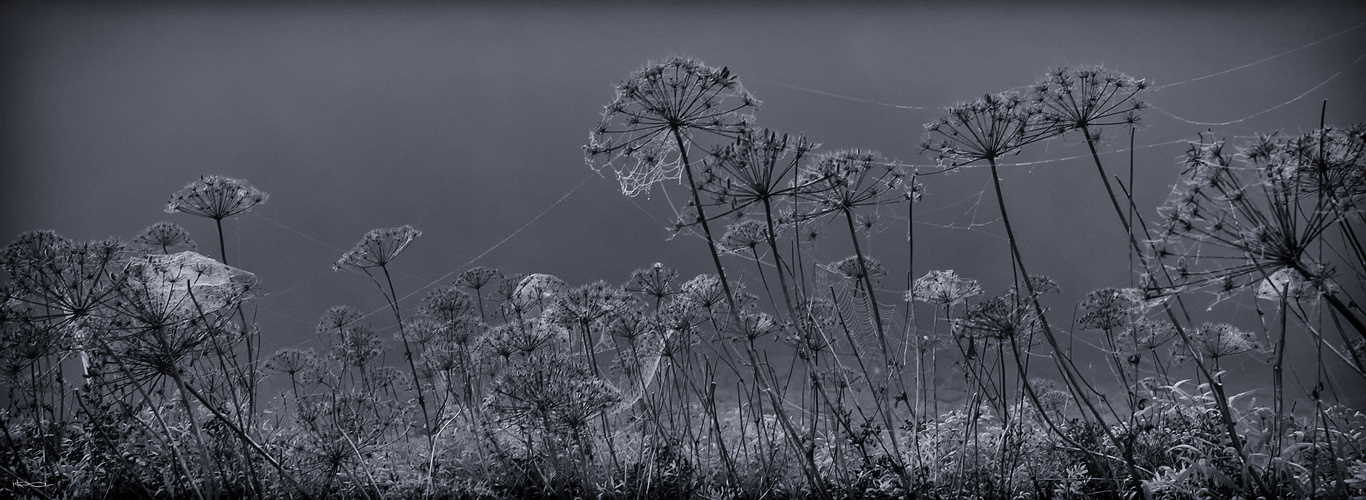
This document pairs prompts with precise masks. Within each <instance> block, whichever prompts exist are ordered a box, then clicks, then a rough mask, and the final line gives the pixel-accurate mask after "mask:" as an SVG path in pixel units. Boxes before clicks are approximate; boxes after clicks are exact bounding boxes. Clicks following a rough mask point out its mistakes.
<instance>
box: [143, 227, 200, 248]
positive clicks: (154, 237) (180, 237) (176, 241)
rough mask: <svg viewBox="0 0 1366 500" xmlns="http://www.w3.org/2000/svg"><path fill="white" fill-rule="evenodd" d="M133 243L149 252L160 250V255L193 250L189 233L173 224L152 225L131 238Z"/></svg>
mask: <svg viewBox="0 0 1366 500" xmlns="http://www.w3.org/2000/svg"><path fill="white" fill-rule="evenodd" d="M133 243H136V244H138V245H141V246H143V247H144V248H147V249H149V250H155V249H157V248H160V249H161V253H167V254H169V253H174V252H172V251H171V249H175V251H176V252H180V251H184V250H194V249H195V248H196V247H195V244H194V240H193V239H191V238H190V233H189V232H188V231H186V230H185V228H183V227H180V225H179V224H176V223H174V222H158V223H156V224H152V225H151V226H149V227H148V228H147V229H143V230H142V232H141V233H138V235H137V236H134V237H133Z"/></svg>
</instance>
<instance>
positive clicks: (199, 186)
mask: <svg viewBox="0 0 1366 500" xmlns="http://www.w3.org/2000/svg"><path fill="white" fill-rule="evenodd" d="M269 197H270V195H268V194H266V193H265V192H264V191H261V190H259V189H256V188H254V187H252V186H251V184H247V181H246V180H243V179H234V178H232V177H219V176H217V175H209V176H200V177H199V180H197V181H194V182H191V183H189V184H187V185H185V187H184V188H182V189H181V190H180V191H176V193H175V194H173V195H171V201H169V202H167V203H166V213H168V214H173V213H176V212H182V213H187V214H190V215H198V216H200V217H207V218H210V219H213V220H216V221H221V220H223V219H225V218H228V217H232V216H234V215H237V214H240V213H243V212H246V211H248V210H251V208H252V207H254V206H256V205H258V204H261V203H265V201H266V199H267V198H269Z"/></svg>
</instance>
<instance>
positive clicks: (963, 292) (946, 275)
mask: <svg viewBox="0 0 1366 500" xmlns="http://www.w3.org/2000/svg"><path fill="white" fill-rule="evenodd" d="M981 293H982V287H981V286H978V285H977V280H972V279H968V280H965V279H963V278H959V277H958V273H955V272H953V270H952V269H949V270H945V271H930V272H928V273H925V275H924V276H922V277H920V279H917V280H915V284H914V286H913V287H912V288H911V290H910V291H908V292H906V296H905V298H906V301H907V302H910V301H912V300H918V301H921V302H926V303H930V304H935V305H941V306H947V305H953V304H957V303H959V302H963V301H965V300H967V299H968V297H972V296H975V295H980V294H981Z"/></svg>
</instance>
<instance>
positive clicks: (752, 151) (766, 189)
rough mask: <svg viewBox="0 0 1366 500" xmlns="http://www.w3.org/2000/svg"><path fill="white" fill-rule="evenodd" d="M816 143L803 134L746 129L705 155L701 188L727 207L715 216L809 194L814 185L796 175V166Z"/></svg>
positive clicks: (739, 211) (740, 211)
mask: <svg viewBox="0 0 1366 500" xmlns="http://www.w3.org/2000/svg"><path fill="white" fill-rule="evenodd" d="M817 147H819V145H817V144H815V143H812V142H810V141H808V140H806V138H805V137H803V136H797V137H795V138H789V137H788V135H787V134H782V135H778V133H777V132H773V131H770V130H768V129H764V130H762V131H759V130H754V129H745V130H744V131H742V132H741V134H740V136H739V138H738V139H736V141H735V143H734V144H731V145H729V146H726V147H725V148H721V149H719V150H717V151H715V152H714V153H712V154H711V156H709V157H708V158H707V159H706V168H705V174H706V179H705V181H706V182H704V183H702V185H701V186H699V188H698V189H699V190H701V191H703V192H706V193H708V194H710V195H711V197H712V198H713V199H714V200H715V201H716V204H718V205H721V206H723V207H724V209H723V210H721V211H720V212H719V213H718V214H717V215H716V216H715V217H722V216H725V215H729V214H733V213H742V212H744V211H745V210H747V209H748V208H750V207H752V206H754V205H764V204H766V203H767V204H769V205H771V204H772V203H773V202H774V201H776V200H780V199H782V197H787V196H793V195H804V194H808V192H809V191H810V190H811V189H812V186H811V185H810V184H807V183H805V182H803V179H802V178H799V177H798V176H797V172H798V170H797V167H798V165H799V164H800V163H801V161H802V159H803V158H805V157H806V155H807V154H809V153H810V152H811V151H812V150H813V149H815V148H817ZM807 180H809V179H807Z"/></svg>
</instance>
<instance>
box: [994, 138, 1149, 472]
mask: <svg viewBox="0 0 1366 500" xmlns="http://www.w3.org/2000/svg"><path fill="white" fill-rule="evenodd" d="M1087 144H1090V142H1089V141H1088V142H1087ZM1092 148H1093V149H1092V150H1093V151H1094V146H1092ZM987 163H988V164H989V165H990V166H991V183H992V186H993V187H995V189H996V204H997V206H998V207H999V208H1000V209H1001V223H1002V225H1004V226H1005V228H1006V239H1007V240H1009V242H1010V253H1011V255H1012V256H1013V257H1014V258H1015V264H1016V265H1017V266H1018V267H1019V269H1020V275H1021V276H1022V277H1023V278H1024V280H1023V281H1024V285H1025V289H1026V291H1028V292H1029V302H1030V304H1031V305H1033V307H1034V312H1035V313H1036V314H1038V316H1039V322H1040V325H1041V326H1042V328H1043V333H1044V339H1046V340H1047V341H1048V344H1049V346H1050V347H1052V348H1053V353H1054V360H1055V362H1056V363H1057V365H1058V369H1059V371H1061V372H1062V375H1063V380H1064V381H1065V382H1066V383H1067V385H1068V386H1070V387H1072V388H1073V389H1074V390H1076V391H1077V392H1078V394H1082V393H1081V388H1082V387H1083V386H1089V384H1085V383H1084V382H1082V381H1081V380H1079V378H1080V375H1079V374H1078V373H1076V372H1075V367H1072V366H1070V364H1071V359H1070V358H1068V357H1067V356H1066V355H1064V354H1063V350H1062V346H1060V345H1059V344H1058V341H1057V338H1056V337H1055V336H1054V335H1053V330H1052V327H1050V326H1049V324H1048V317H1047V316H1045V315H1044V310H1043V306H1042V305H1041V304H1039V298H1038V294H1036V293H1034V283H1033V282H1031V281H1030V279H1029V271H1027V270H1026V269H1025V265H1024V259H1023V258H1022V257H1021V256H1020V247H1019V244H1018V243H1017V241H1016V239H1015V230H1014V229H1013V228H1012V227H1011V225H1010V215H1009V214H1008V213H1007V211H1006V202H1005V195H1003V194H1002V192H1001V177H1000V173H999V172H998V170H997V168H996V159H995V158H987ZM1102 172H1103V171H1102ZM1106 186H1107V188H1108V186H1109V181H1108V180H1107V181H1106ZM1112 199H1113V198H1112ZM1116 207H1118V205H1116ZM1122 214H1123V213H1122V212H1121V217H1120V218H1121V219H1123V215H1122ZM1126 226H1127V224H1126ZM1126 229H1127V227H1126ZM1131 239H1132V238H1131ZM1093 392H1094V391H1093ZM1031 395H1032V394H1031ZM1031 399H1033V398H1031ZM1077 399H1079V400H1080V401H1081V402H1082V403H1084V406H1085V407H1086V408H1087V410H1088V411H1089V413H1090V414H1091V415H1092V417H1093V418H1095V419H1096V422H1097V423H1098V424H1101V427H1102V429H1103V430H1104V431H1105V434H1106V435H1107V437H1109V438H1110V440H1111V442H1115V443H1118V442H1120V441H1119V439H1118V437H1117V436H1115V435H1114V433H1113V431H1111V430H1110V428H1109V427H1108V426H1105V425H1104V424H1105V420H1104V418H1102V417H1101V415H1100V410H1098V409H1096V407H1095V405H1093V404H1092V403H1091V400H1090V398H1088V397H1085V396H1084V395H1083V396H1082V397H1079V398H1077ZM1033 400H1034V401H1035V404H1038V401H1037V399H1033ZM1038 409H1039V411H1040V412H1041V413H1042V412H1043V408H1042V407H1039V408H1038ZM1125 462H1126V463H1125V465H1127V466H1128V468H1129V475H1130V478H1131V480H1132V481H1134V482H1135V483H1136V484H1137V488H1138V489H1139V491H1140V492H1141V493H1142V495H1143V498H1145V499H1146V498H1148V491H1147V489H1146V488H1143V486H1142V484H1141V483H1137V481H1138V466H1137V464H1135V463H1134V462H1133V460H1125ZM1116 486H1118V485H1116Z"/></svg>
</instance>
